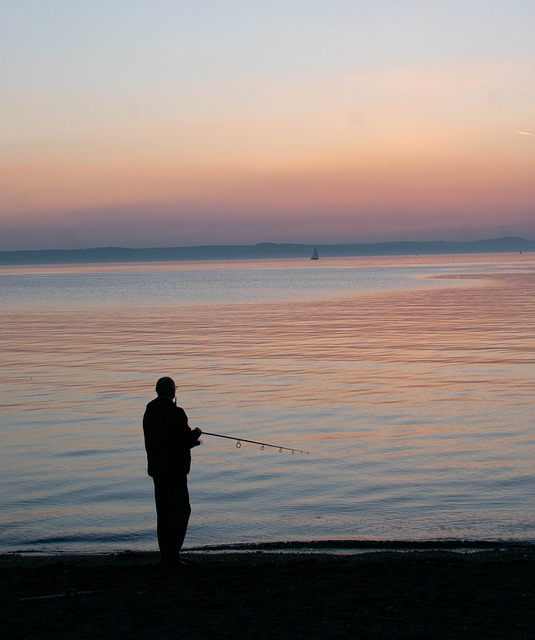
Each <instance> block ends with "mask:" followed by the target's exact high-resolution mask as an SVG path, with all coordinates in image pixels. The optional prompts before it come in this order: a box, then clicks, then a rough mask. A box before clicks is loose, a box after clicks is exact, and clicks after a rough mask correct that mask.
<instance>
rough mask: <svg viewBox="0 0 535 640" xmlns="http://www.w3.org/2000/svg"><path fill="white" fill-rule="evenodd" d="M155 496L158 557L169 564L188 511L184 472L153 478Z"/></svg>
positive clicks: (176, 551) (175, 557) (175, 553)
mask: <svg viewBox="0 0 535 640" xmlns="http://www.w3.org/2000/svg"><path fill="white" fill-rule="evenodd" d="M154 497H155V501H156V514H157V535H158V546H159V548H160V555H161V561H162V563H163V564H172V563H173V562H176V561H177V560H178V558H179V554H180V550H181V549H182V545H183V543H184V538H185V537H186V531H187V529H188V522H189V517H190V514H191V506H190V502H189V492H188V479H187V476H178V477H171V478H170V477H157V478H154Z"/></svg>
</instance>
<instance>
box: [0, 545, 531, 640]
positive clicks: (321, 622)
mask: <svg viewBox="0 0 535 640" xmlns="http://www.w3.org/2000/svg"><path fill="white" fill-rule="evenodd" d="M431 547H432V545H430V546H429V547H428V548H424V549H422V548H416V547H413V548H410V549H409V550H405V551H402V550H395V549H387V550H381V547H380V545H378V547H377V550H372V551H370V550H367V551H359V552H357V551H356V550H355V549H342V548H340V549H335V550H334V551H332V552H328V553H327V552H326V550H325V549H323V550H322V549H321V548H317V549H315V550H314V551H310V550H309V551H305V552H300V551H298V550H297V549H292V548H291V547H289V549H288V550H285V551H284V552H280V551H279V552H277V551H268V550H265V549H257V550H255V551H241V552H237V551H236V550H234V551H231V552H226V553H224V552H221V551H210V552H208V551H206V550H205V551H201V550H199V551H195V552H189V553H188V554H186V556H185V557H188V558H190V559H191V560H195V561H196V562H198V566H197V567H195V568H193V569H186V570H180V571H177V572H163V571H162V570H161V569H160V567H159V564H158V556H157V554H155V553H134V552H123V553H118V554H111V555H83V556H82V555H80V556H74V555H69V556H66V555H54V556H38V555H31V556H30V555H26V554H6V555H2V556H0V576H1V582H0V585H1V586H0V588H1V599H2V606H1V613H0V637H1V638H3V639H5V640H11V639H19V638H20V639H23V638H24V639H26V638H28V639H29V638H32V639H36V638H37V639H44V638H46V639H47V640H48V639H50V638H54V639H67V638H68V639H69V640H77V639H81V638H88V639H89V638H91V639H94V638H98V639H103V638H114V639H115V640H120V639H126V638H132V639H140V640H144V639H149V638H150V639H151V640H154V639H166V640H170V639H181V638H184V639H186V638H187V639H188V640H193V639H196V638H212V639H213V638H227V637H228V638H254V639H255V640H262V639H268V638H269V639H282V640H286V639H290V638H292V639H295V638H307V639H313V640H315V639H318V638H351V639H355V638H358V639H362V638H373V639H379V638H380V639H390V638H399V639H402V638H403V639H407V638H422V639H424V638H425V639H426V640H431V639H435V638H436V639H446V638H447V639H456V640H458V639H464V638H466V639H470V640H474V639H475V638H485V640H492V639H500V640H501V639H508V640H509V639H517V638H518V639H520V638H525V639H527V638H529V639H533V638H535V548H534V547H533V546H522V545H498V544H496V545H495V546H494V547H493V546H492V545H487V546H486V548H483V549H477V548H474V549H471V550H469V552H460V551H459V550H457V549H453V548H439V549H433V548H431Z"/></svg>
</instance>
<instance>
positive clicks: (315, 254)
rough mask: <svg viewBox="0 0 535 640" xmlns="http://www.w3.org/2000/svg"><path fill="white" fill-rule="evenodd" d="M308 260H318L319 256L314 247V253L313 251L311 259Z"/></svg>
mask: <svg viewBox="0 0 535 640" xmlns="http://www.w3.org/2000/svg"><path fill="white" fill-rule="evenodd" d="M310 259H311V260H319V259H320V257H319V255H318V250H317V248H316V247H314V251H313V253H312V257H311V258H310Z"/></svg>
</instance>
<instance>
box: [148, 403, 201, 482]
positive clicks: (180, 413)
mask: <svg viewBox="0 0 535 640" xmlns="http://www.w3.org/2000/svg"><path fill="white" fill-rule="evenodd" d="M143 433H144V435H145V450H146V452H147V461H148V469H147V472H148V474H149V476H153V477H154V476H157V475H187V474H188V473H189V470H190V466H191V449H192V447H195V446H196V445H198V444H199V442H198V440H197V439H196V438H195V436H193V435H192V431H191V429H190V428H189V425H188V417H187V415H186V413H185V411H184V409H181V408H180V407H177V406H176V405H175V403H174V402H173V401H172V400H169V399H168V398H162V397H158V398H155V399H154V400H152V401H151V402H149V404H148V405H147V408H146V409H145V415H144V416H143Z"/></svg>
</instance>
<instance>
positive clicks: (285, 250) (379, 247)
mask: <svg viewBox="0 0 535 640" xmlns="http://www.w3.org/2000/svg"><path fill="white" fill-rule="evenodd" d="M317 248H318V252H319V255H320V258H321V257H324V258H329V257H342V256H387V255H417V254H451V253H504V252H507V253H519V252H520V251H526V252H529V251H535V241H533V240H526V239H525V238H514V237H509V238H495V239H493V240H478V241H475V242H442V241H436V242H380V243H375V244H324V245H322V244H318V245H317ZM313 249H314V245H310V244H275V243H261V244H255V245H223V246H218V245H216V246H199V247H155V248H145V249H128V248H124V247H100V248H95V249H42V250H35V251H0V264H3V265H25V264H82V263H93V262H167V261H175V260H244V259H261V258H310V256H311V255H312V251H313Z"/></svg>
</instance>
